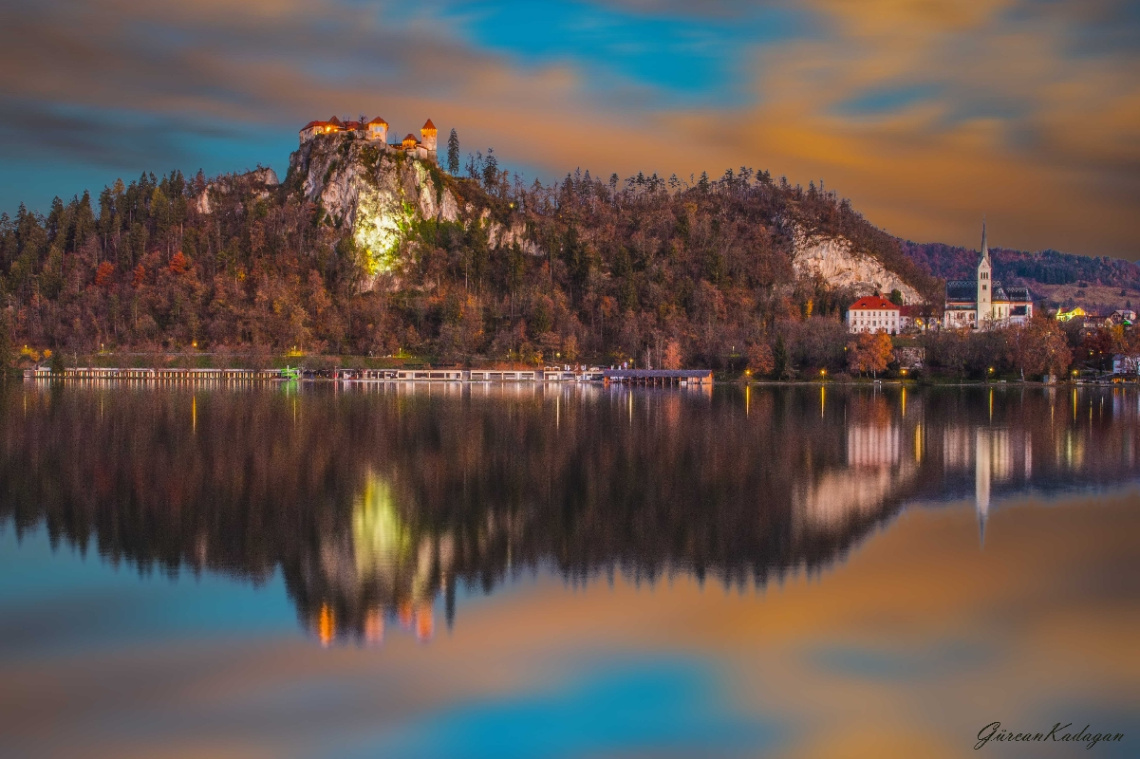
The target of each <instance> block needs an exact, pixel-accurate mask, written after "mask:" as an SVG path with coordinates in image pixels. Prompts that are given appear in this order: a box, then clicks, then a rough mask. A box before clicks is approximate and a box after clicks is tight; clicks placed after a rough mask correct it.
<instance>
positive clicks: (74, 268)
mask: <svg viewBox="0 0 1140 759" xmlns="http://www.w3.org/2000/svg"><path fill="white" fill-rule="evenodd" d="M276 179H277V178H276V177H275V176H273V175H272V172H269V171H258V172H252V173H250V174H245V175H229V176H223V177H219V178H217V179H215V180H212V181H211V180H207V179H206V178H205V177H204V176H202V175H201V173H199V175H198V176H197V177H195V178H193V179H187V178H186V177H184V176H183V175H182V174H180V173H179V172H172V173H170V174H168V175H166V176H164V177H155V176H154V175H153V174H144V175H143V176H140V177H139V178H138V179H137V180H135V181H133V182H130V183H129V184H126V183H123V182H121V181H120V182H116V183H115V184H114V185H113V186H111V187H107V188H104V189H103V190H102V191H100V192H98V193H97V194H96V195H95V196H94V197H92V196H90V195H89V194H87V193H84V194H83V195H82V196H80V197H76V198H73V199H72V200H71V202H67V203H65V202H62V201H60V200H57V201H56V202H55V203H54V204H53V205H52V208H51V210H50V212H49V213H48V214H47V215H46V216H45V215H39V214H36V213H30V212H28V211H26V210H25V209H24V208H23V207H21V208H20V210H19V211H18V212H16V214H15V215H14V216H11V217H10V216H8V215H4V216H0V291H2V294H3V296H4V300H3V303H4V308H3V310H2V312H0V317H2V318H3V321H4V327H5V328H6V329H7V330H8V333H9V334H10V336H11V338H12V339H14V340H16V341H18V342H19V343H21V344H24V343H26V344H29V345H31V346H33V347H39V348H52V349H59V348H63V349H66V350H67V351H68V352H71V351H87V350H92V349H98V348H100V347H101V346H102V347H105V348H106V349H108V350H110V349H124V348H130V349H141V350H192V349H196V350H202V351H205V350H209V351H211V352H225V351H248V350H249V349H250V348H251V347H255V348H257V349H259V350H261V349H264V350H273V351H280V350H294V349H296V350H300V351H304V352H307V353H316V352H327V353H338V354H355V355H374V356H385V355H393V354H398V355H409V356H412V357H414V358H415V359H417V360H424V361H431V362H437V363H452V362H470V361H485V360H492V361H525V362H539V361H562V362H565V361H574V360H576V359H579V358H580V359H581V360H591V361H594V360H600V361H606V362H612V361H619V360H622V359H623V358H626V357H628V358H636V359H637V360H638V361H642V360H643V359H645V358H646V357H647V352H648V354H649V356H650V357H656V358H655V359H652V360H654V361H655V363H657V365H662V364H670V363H672V364H681V363H683V364H690V365H707V366H713V367H719V366H725V365H726V364H728V363H730V362H731V361H732V358H731V357H732V356H734V355H735V356H739V355H742V354H744V353H746V352H749V351H752V352H753V353H754V354H755V353H756V352H759V354H761V355H762V354H764V352H765V351H770V350H771V349H772V348H774V347H776V345H775V343H776V341H777V336H780V338H781V340H782V341H783V345H782V346H780V348H779V350H780V352H781V354H780V355H785V354H784V352H785V351H786V355H787V357H788V360H789V361H790V362H792V363H796V362H798V363H803V364H805V365H806V364H807V363H810V362H811V361H814V360H816V358H813V357H814V356H820V355H824V354H826V355H829V356H830V355H832V354H834V353H836V346H837V345H838V355H840V356H841V355H842V344H843V340H845V336H844V331H843V327H842V324H841V323H840V321H839V319H840V317H841V315H842V313H843V310H844V309H845V308H846V305H847V304H848V303H849V302H850V301H851V300H853V299H854V298H855V297H857V296H858V295H860V294H867V293H866V292H861V291H860V288H862V290H868V289H872V288H878V287H881V286H882V285H881V284H876V282H877V281H879V280H875V279H871V280H868V279H867V278H866V276H864V274H863V272H866V271H871V272H872V274H873V276H879V275H880V274H881V275H883V277H884V278H883V279H882V280H881V281H884V282H886V281H893V282H898V283H903V284H904V285H905V286H906V287H908V288H911V287H913V288H914V290H915V291H918V292H920V293H923V294H928V295H931V296H934V297H937V294H938V293H939V291H940V286H939V284H938V282H937V281H936V280H935V279H934V278H932V277H930V276H928V275H926V274H925V273H923V272H922V271H921V270H920V268H919V267H918V266H917V265H915V263H914V262H912V261H911V260H910V259H909V258H908V257H907V256H906V255H905V254H904V252H903V249H902V247H901V246H900V244H899V242H898V241H897V240H896V239H894V238H893V237H891V236H890V235H888V234H886V233H885V232H883V231H881V230H879V229H877V228H875V227H874V226H873V225H871V224H870V223H868V222H867V221H866V220H865V219H863V218H862V217H861V216H860V215H859V214H858V213H857V212H855V211H854V210H853V209H852V208H851V207H850V205H849V204H848V203H847V202H846V201H845V200H841V199H839V198H838V197H837V196H836V195H835V194H834V193H831V192H824V191H822V190H821V189H820V188H817V187H815V186H814V185H809V186H808V187H807V188H803V187H799V186H790V185H789V184H788V183H787V182H786V181H783V180H779V181H776V180H773V179H772V178H771V177H770V176H769V175H768V174H767V172H754V171H752V170H750V169H741V170H740V171H729V172H726V173H725V175H723V176H722V177H721V178H719V179H716V180H710V179H708V178H707V177H701V178H700V179H698V180H695V181H693V182H691V183H685V182H681V181H679V180H677V179H676V178H675V177H673V178H669V179H663V178H660V177H657V176H655V175H654V176H644V175H640V174H639V175H638V176H636V177H630V178H628V179H625V180H620V179H619V178H618V177H617V176H616V175H615V176H612V177H610V178H609V179H607V180H601V179H598V178H592V177H591V176H590V174H589V172H585V173H578V172H575V173H574V174H572V175H569V176H567V177H566V178H565V180H563V181H562V182H559V183H557V184H554V185H550V186H542V185H540V184H538V183H535V184H534V185H531V186H526V185H524V184H523V183H521V181H520V180H519V178H518V177H517V176H511V175H509V174H508V173H507V172H505V171H502V170H500V169H499V168H498V166H497V164H496V163H495V160H494V158H493V157H490V156H489V157H488V158H487V159H482V158H481V157H479V158H475V159H472V160H471V161H469V163H468V171H467V175H466V176H464V177H462V178H460V177H455V176H452V175H450V174H448V173H447V172H444V171H442V170H441V169H440V168H438V167H436V166H435V165H434V164H430V163H426V162H421V161H417V160H416V159H414V158H412V157H410V156H406V155H404V154H402V153H398V152H392V151H387V152H386V151H381V150H377V149H376V147H375V146H374V145H370V144H368V143H367V142H366V141H363V140H359V139H354V138H353V137H352V136H351V135H347V136H329V137H325V138H321V139H320V140H313V141H311V142H310V143H307V144H306V145H305V146H303V147H302V149H301V150H299V151H298V152H297V153H295V154H294V155H293V157H292V159H291V161H290V173H289V175H288V176H287V177H286V178H285V179H284V181H283V182H281V183H280V184H278V183H277V181H276ZM820 241H824V242H825V243H827V244H828V245H830V247H828V248H827V250H829V251H836V250H838V251H839V252H838V253H828V255H829V256H830V259H829V265H832V264H834V262H835V259H836V258H837V257H838V258H844V257H847V258H851V259H852V260H857V261H858V262H859V266H860V267H862V268H861V269H859V270H858V271H859V273H858V274H857V275H853V276H852V277H851V278H850V279H849V280H848V281H849V282H854V283H856V284H855V285H852V284H848V285H847V286H845V287H843V288H839V289H837V288H836V287H835V286H834V282H835V281H838V280H835V279H834V278H833V279H832V281H830V282H829V281H827V280H826V279H825V277H824V276H821V275H818V274H816V275H814V276H813V275H812V273H811V271H810V270H805V269H804V267H803V266H802V265H800V266H799V268H797V259H796V256H797V252H798V251H799V250H800V249H801V248H803V247H804V246H811V245H816V248H815V249H816V250H817V251H818V250H820V249H821V248H820V247H819V242H820ZM892 286H893V285H892ZM886 289H890V288H889V287H887V288H886ZM817 365H819V364H817Z"/></svg>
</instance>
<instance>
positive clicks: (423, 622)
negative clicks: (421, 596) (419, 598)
mask: <svg viewBox="0 0 1140 759" xmlns="http://www.w3.org/2000/svg"><path fill="white" fill-rule="evenodd" d="M434 632H435V617H434V615H433V613H432V607H431V603H429V602H426V601H425V602H424V603H421V604H420V605H419V607H418V608H417V609H416V638H417V639H418V640H421V641H425V640H431V636H432V634H433V633H434Z"/></svg>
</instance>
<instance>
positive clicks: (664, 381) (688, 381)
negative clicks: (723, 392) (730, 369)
mask: <svg viewBox="0 0 1140 759" xmlns="http://www.w3.org/2000/svg"><path fill="white" fill-rule="evenodd" d="M602 378H603V380H604V381H605V382H606V383H608V384H622V385H650V386H656V387H668V386H670V385H711V384H712V382H713V373H712V371H711V370H709V369H604V370H603V371H602Z"/></svg>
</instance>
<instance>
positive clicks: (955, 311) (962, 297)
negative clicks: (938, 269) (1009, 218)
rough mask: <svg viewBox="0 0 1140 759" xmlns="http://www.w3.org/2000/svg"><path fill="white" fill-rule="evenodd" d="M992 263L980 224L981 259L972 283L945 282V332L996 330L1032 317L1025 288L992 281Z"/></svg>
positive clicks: (1030, 305) (1027, 289) (984, 228)
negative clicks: (952, 330)
mask: <svg viewBox="0 0 1140 759" xmlns="http://www.w3.org/2000/svg"><path fill="white" fill-rule="evenodd" d="M992 274H993V263H992V262H991V261H990V249H989V246H988V245H987V244H986V224H985V222H982V257H981V260H980V261H978V271H977V274H976V275H975V277H974V279H973V280H968V279H962V280H952V281H950V282H947V283H946V309H945V311H944V312H943V315H942V326H943V328H944V329H962V328H963V327H969V328H971V329H995V328H1000V327H1009V326H1011V325H1016V324H1025V323H1026V322H1028V321H1029V320H1030V319H1031V318H1032V317H1033V300H1032V299H1031V298H1030V296H1029V288H1027V287H1005V286H1003V285H1002V283H1001V282H998V281H996V280H994V279H993V278H992V276H991V275H992Z"/></svg>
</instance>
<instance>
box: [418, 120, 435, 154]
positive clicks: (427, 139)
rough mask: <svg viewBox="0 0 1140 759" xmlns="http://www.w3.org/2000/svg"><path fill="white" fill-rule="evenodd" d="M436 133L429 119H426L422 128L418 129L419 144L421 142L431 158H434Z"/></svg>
mask: <svg viewBox="0 0 1140 759" xmlns="http://www.w3.org/2000/svg"><path fill="white" fill-rule="evenodd" d="M438 134H439V133H438V131H437V130H436V128H435V124H433V123H431V119H428V120H427V122H425V123H424V126H423V128H422V129H420V137H421V139H420V144H422V145H423V146H424V148H425V149H426V150H427V151H428V154H429V155H430V157H431V158H432V160H435V154H436V153H435V151H436V147H435V145H436V136H437V135H438Z"/></svg>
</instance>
